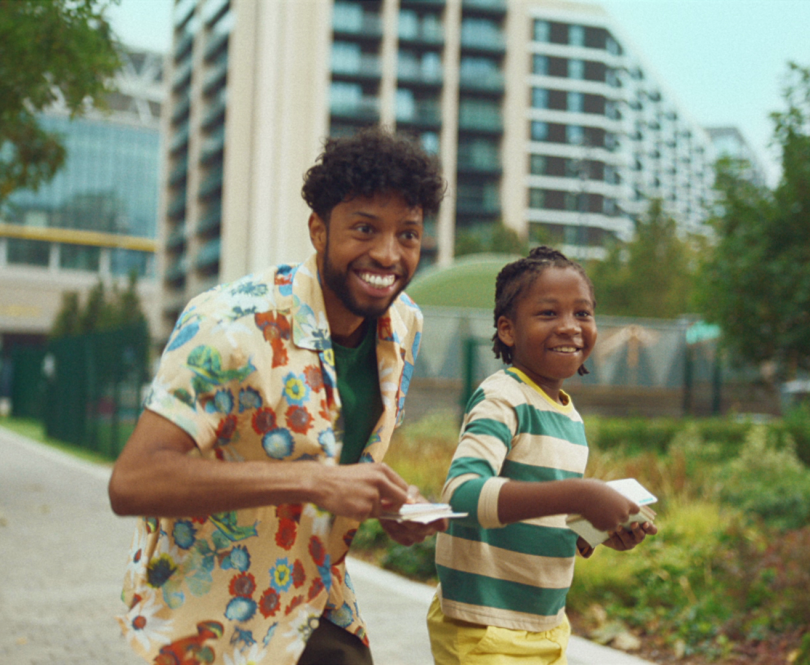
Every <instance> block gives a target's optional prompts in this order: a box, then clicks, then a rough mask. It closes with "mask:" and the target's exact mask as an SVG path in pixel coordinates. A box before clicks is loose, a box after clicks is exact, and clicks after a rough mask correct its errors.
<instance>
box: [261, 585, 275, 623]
mask: <svg viewBox="0 0 810 665" xmlns="http://www.w3.org/2000/svg"><path fill="white" fill-rule="evenodd" d="M278 608H279V600H278V592H277V591H276V590H275V589H273V588H272V587H271V588H269V589H267V590H266V591H265V592H264V593H263V594H262V597H261V598H260V599H259V612H261V613H262V616H263V617H264V618H265V619H267V618H268V617H271V616H273V615H274V614H275V613H276V612H278Z"/></svg>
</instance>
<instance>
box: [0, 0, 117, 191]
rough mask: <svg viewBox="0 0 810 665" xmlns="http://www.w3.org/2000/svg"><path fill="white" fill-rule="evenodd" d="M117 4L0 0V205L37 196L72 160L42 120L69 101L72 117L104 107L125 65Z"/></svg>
mask: <svg viewBox="0 0 810 665" xmlns="http://www.w3.org/2000/svg"><path fill="white" fill-rule="evenodd" d="M111 2H117V0H0V203H2V202H3V201H4V200H5V199H6V198H7V197H8V196H9V194H10V193H11V192H12V191H14V190H15V189H20V188H31V189H35V190H36V189H37V188H38V187H39V185H40V184H42V183H43V182H47V181H48V180H50V179H51V178H53V176H54V175H55V174H56V172H57V171H58V169H59V167H60V166H61V165H62V164H63V163H64V161H65V148H64V146H63V145H62V143H61V142H60V137H59V136H57V135H55V134H53V133H49V132H46V131H45V130H43V129H42V128H41V127H40V126H39V124H38V123H37V117H36V116H37V113H39V112H40V111H42V110H44V109H46V108H47V107H49V106H50V105H51V104H52V103H54V102H55V101H57V100H59V99H61V100H64V103H65V105H66V106H67V108H68V109H69V110H70V113H71V115H72V116H74V117H75V116H77V115H80V114H81V113H82V112H83V111H84V110H85V109H86V108H87V104H90V103H92V104H94V105H96V106H98V107H102V108H103V106H104V98H105V95H106V93H108V92H109V91H111V89H112V87H111V86H112V83H111V77H112V76H113V74H115V72H116V71H117V70H118V68H119V67H120V66H121V60H120V57H119V55H118V50H117V46H116V42H115V39H114V37H113V33H112V30H111V28H110V25H109V23H108V21H107V19H106V16H105V12H106V9H107V7H108V6H109V5H110V3H111Z"/></svg>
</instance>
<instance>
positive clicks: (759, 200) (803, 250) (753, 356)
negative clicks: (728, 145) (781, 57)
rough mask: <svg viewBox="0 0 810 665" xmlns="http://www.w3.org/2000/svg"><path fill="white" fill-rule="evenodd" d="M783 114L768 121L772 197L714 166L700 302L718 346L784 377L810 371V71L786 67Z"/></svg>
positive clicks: (731, 166) (740, 171)
mask: <svg viewBox="0 0 810 665" xmlns="http://www.w3.org/2000/svg"><path fill="white" fill-rule="evenodd" d="M783 98H784V100H785V104H786V107H787V108H786V110H784V111H782V112H778V113H773V114H772V115H771V117H772V119H773V121H774V124H775V131H774V139H775V143H777V144H778V145H779V147H780V148H781V150H782V170H783V175H782V179H781V181H780V183H779V185H778V186H777V188H776V189H775V190H774V191H772V192H771V191H769V190H767V189H766V188H764V187H757V186H756V185H754V184H752V183H750V182H748V180H747V179H746V170H745V165H744V164H743V165H741V164H739V163H738V162H734V161H731V160H725V161H721V162H720V163H719V164H718V166H717V177H716V185H715V187H716V189H717V192H718V194H719V196H720V200H719V208H718V209H719V212H718V214H717V215H716V216H715V218H714V220H713V221H712V223H713V226H714V229H715V231H716V234H717V238H718V241H717V243H716V245H715V247H714V248H713V251H712V252H711V253H707V255H706V259H705V262H704V265H703V266H702V269H701V279H700V281H699V284H700V293H699V298H698V300H699V302H700V303H701V309H702V312H703V314H704V316H705V317H706V319H707V320H708V321H711V322H713V323H717V324H719V325H720V326H721V328H722V329H723V341H724V343H725V345H726V346H727V347H728V348H729V349H731V350H732V351H733V352H734V353H735V354H738V355H739V356H740V357H741V358H743V359H744V360H746V361H748V362H752V363H759V362H763V361H776V363H777V368H778V370H779V371H780V372H781V374H782V375H784V376H788V377H790V376H792V375H793V374H794V372H795V371H796V369H799V368H810V225H808V223H807V220H808V218H809V217H810V69H808V68H805V67H800V66H798V65H796V64H790V65H789V70H788V76H787V83H786V86H785V89H784V93H783Z"/></svg>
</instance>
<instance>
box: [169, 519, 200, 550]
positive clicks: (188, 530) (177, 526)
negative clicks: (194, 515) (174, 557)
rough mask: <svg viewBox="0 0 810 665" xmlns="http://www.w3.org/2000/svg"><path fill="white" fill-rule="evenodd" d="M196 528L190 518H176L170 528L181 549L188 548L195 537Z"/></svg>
mask: <svg viewBox="0 0 810 665" xmlns="http://www.w3.org/2000/svg"><path fill="white" fill-rule="evenodd" d="M196 534H197V529H195V528H194V525H193V524H192V523H191V520H177V521H176V522H175V523H174V529H172V538H174V542H175V543H176V544H177V547H179V548H180V549H181V550H187V549H189V548H190V547H191V546H192V545H193V544H194V541H195V539H196Z"/></svg>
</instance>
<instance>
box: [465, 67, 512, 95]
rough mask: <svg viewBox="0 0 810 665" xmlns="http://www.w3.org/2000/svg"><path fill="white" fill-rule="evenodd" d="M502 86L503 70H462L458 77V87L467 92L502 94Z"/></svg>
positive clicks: (503, 84)
mask: <svg viewBox="0 0 810 665" xmlns="http://www.w3.org/2000/svg"><path fill="white" fill-rule="evenodd" d="M504 86H505V83H504V75H503V72H499V71H497V70H493V71H483V72H472V71H466V72H465V71H464V70H462V71H461V74H460V77H459V87H460V88H461V89H462V90H464V91H467V92H488V93H492V94H503V92H504Z"/></svg>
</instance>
